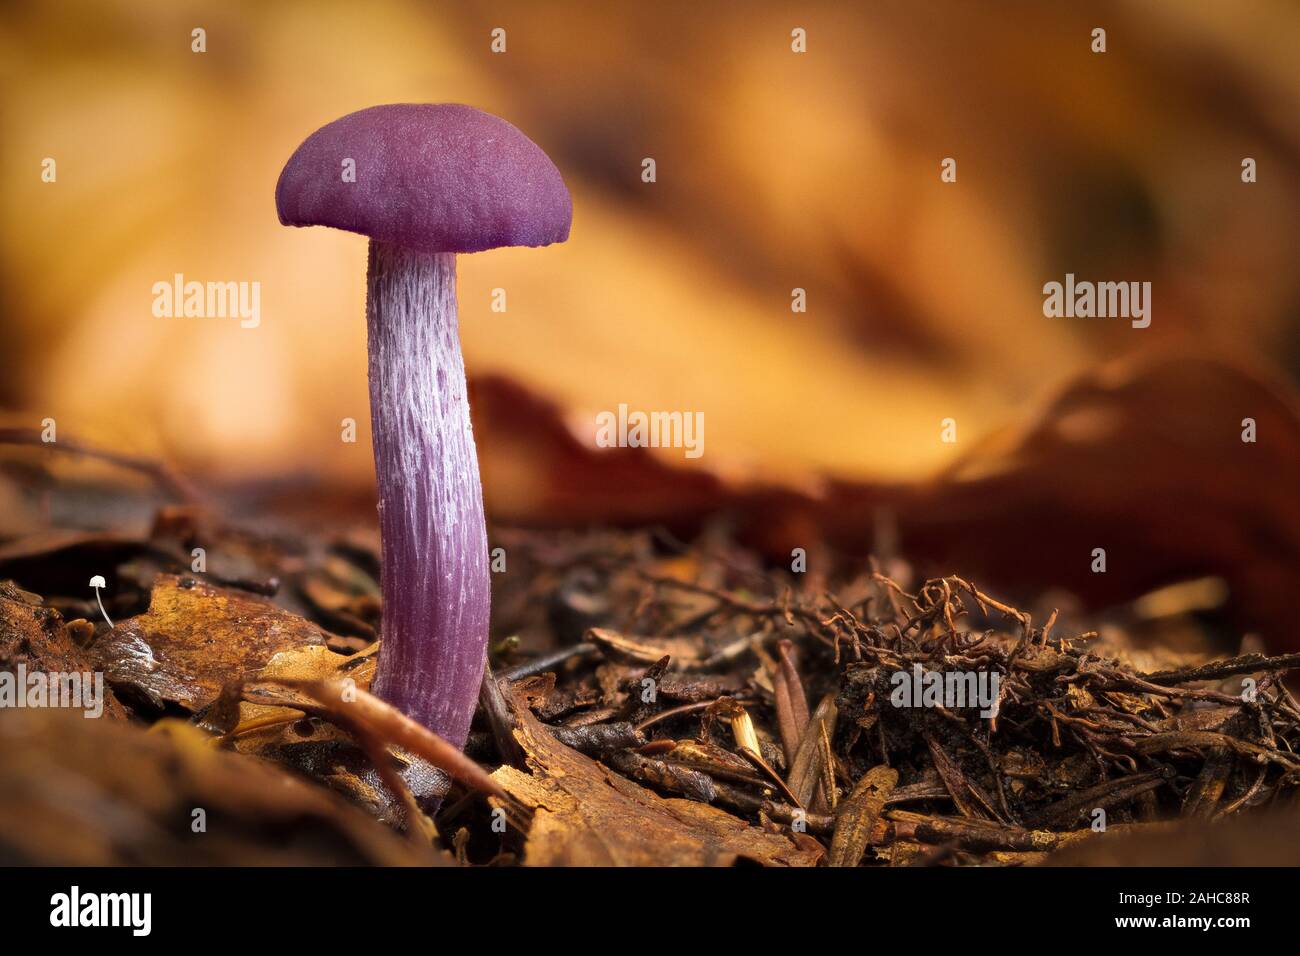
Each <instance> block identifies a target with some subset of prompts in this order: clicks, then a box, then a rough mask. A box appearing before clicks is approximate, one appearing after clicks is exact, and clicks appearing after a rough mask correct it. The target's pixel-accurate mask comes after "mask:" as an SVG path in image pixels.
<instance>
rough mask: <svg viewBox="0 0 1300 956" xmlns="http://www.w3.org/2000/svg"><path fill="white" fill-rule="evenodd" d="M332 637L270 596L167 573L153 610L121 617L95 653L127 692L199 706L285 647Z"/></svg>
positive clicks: (159, 702) (156, 702)
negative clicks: (125, 617)
mask: <svg viewBox="0 0 1300 956" xmlns="http://www.w3.org/2000/svg"><path fill="white" fill-rule="evenodd" d="M329 636H330V635H329V633H328V632H327V631H324V630H322V629H321V628H319V627H317V626H316V625H315V624H312V623H311V622H310V621H307V620H305V619H303V618H301V617H299V616H297V615H296V614H290V613H288V612H287V611H282V610H280V609H279V608H277V607H275V605H273V604H271V603H270V601H268V600H266V599H265V598H262V597H258V596H257V595H254V594H249V593H247V592H244V591H238V590H234V589H230V588H220V587H214V586H212V585H209V584H206V583H204V582H203V581H200V580H198V579H196V578H192V577H177V576H176V575H171V574H164V575H159V577H158V579H157V580H156V581H155V582H154V588H153V594H152V596H151V599H150V602H149V610H148V611H147V612H146V613H144V614H141V615H139V616H138V617H133V618H128V619H126V620H124V621H119V622H118V623H117V626H116V627H115V628H114V629H113V630H112V631H110V632H108V633H107V634H104V635H102V636H101V637H100V638H99V639H98V640H96V641H95V642H94V643H93V644H92V645H91V647H90V655H91V657H92V658H93V659H94V661H95V663H96V664H97V665H98V666H99V667H100V668H102V669H103V671H104V673H105V675H106V676H107V680H108V681H109V682H110V683H111V684H112V685H113V687H114V688H115V689H116V690H118V692H119V693H122V694H129V695H132V696H137V697H141V698H143V699H145V700H147V701H148V702H149V703H150V704H152V705H153V706H154V707H156V708H158V709H162V708H163V707H164V706H165V705H167V704H177V705H179V706H181V707H183V708H185V709H186V710H189V711H196V710H199V709H200V708H202V707H204V706H206V705H207V704H210V703H212V702H213V701H214V700H216V699H217V697H218V695H219V694H220V693H221V689H222V687H223V686H224V685H225V684H227V683H229V682H231V681H236V680H240V679H242V678H245V677H248V676H251V675H252V674H255V673H256V672H257V671H258V670H260V669H261V668H262V667H263V666H264V665H265V664H266V663H267V662H268V661H269V660H270V659H271V658H272V657H273V656H274V655H275V654H276V653H277V652H279V651H283V650H287V649H290V648H296V647H302V646H304V645H315V644H319V645H323V644H324V643H325V641H326V640H327V639H328V637H329Z"/></svg>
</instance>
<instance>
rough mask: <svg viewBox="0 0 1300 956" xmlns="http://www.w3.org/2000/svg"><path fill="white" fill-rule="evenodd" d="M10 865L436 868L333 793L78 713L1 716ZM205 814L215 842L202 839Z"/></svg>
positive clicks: (194, 733)
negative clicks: (200, 821) (199, 827)
mask: <svg viewBox="0 0 1300 956" xmlns="http://www.w3.org/2000/svg"><path fill="white" fill-rule="evenodd" d="M0 750H2V751H3V752H4V755H5V757H4V760H0V859H5V860H7V861H10V862H17V861H21V862H26V863H35V864H43V865H62V866H107V865H114V864H117V865H120V864H136V865H140V864H144V865H173V866H174V865H221V864H236V863H237V864H240V865H243V866H255V865H296V866H321V865H334V864H345V865H358V864H381V865H393V864H430V863H436V862H438V860H439V857H438V856H437V855H436V854H434V853H433V852H432V851H429V850H419V849H416V848H415V847H413V846H411V845H410V844H408V843H406V842H403V841H402V840H401V839H400V838H398V837H397V836H396V835H394V834H393V833H392V832H390V831H389V830H387V829H386V828H385V827H384V826H383V825H381V824H379V823H377V822H375V821H374V820H372V819H371V818H370V817H368V816H367V815H366V814H365V813H363V812H362V811H360V810H358V809H356V808H354V807H351V806H349V805H348V804H347V803H345V802H344V801H343V800H342V799H341V798H339V797H337V796H335V795H333V794H331V793H330V792H329V791H328V790H325V789H324V788H321V787H317V786H313V785H312V784H310V783H307V782H305V781H304V780H303V779H302V778H300V777H298V776H297V775H296V774H291V773H286V772H284V771H283V770H281V769H279V768H278V767H275V766H273V765H271V764H269V763H266V762H264V761H261V760H256V759H254V758H250V757H242V756H239V755H237V754H231V753H228V752H225V751H222V750H219V749H218V748H217V747H215V746H214V745H213V741H212V739H211V738H209V737H207V736H206V735H205V734H203V733H202V732H201V731H199V730H197V729H196V728H194V727H192V726H190V725H188V724H185V723H183V722H181V721H176V720H170V719H169V720H163V721H161V722H159V723H158V724H157V725H155V727H154V728H153V729H151V730H149V731H145V730H142V729H140V728H139V727H137V726H135V725H132V724H128V723H126V722H124V721H112V722H110V721H104V720H82V719H81V718H80V717H79V716H72V715H70V714H68V713H66V712H60V711H52V710H44V711H35V710H24V711H11V712H6V713H0ZM196 810H202V811H204V814H203V817H204V818H205V819H206V823H207V829H206V831H205V832H204V831H200V832H195V830H194V829H193V825H194V823H195V822H196V821H197V819H199V818H198V817H196V816H195V811H196Z"/></svg>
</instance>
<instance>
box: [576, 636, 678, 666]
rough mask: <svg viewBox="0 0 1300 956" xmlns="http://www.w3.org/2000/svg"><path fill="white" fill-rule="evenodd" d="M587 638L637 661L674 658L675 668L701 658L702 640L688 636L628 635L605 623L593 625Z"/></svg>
mask: <svg viewBox="0 0 1300 956" xmlns="http://www.w3.org/2000/svg"><path fill="white" fill-rule="evenodd" d="M587 639H588V640H590V641H591V642H592V643H594V644H596V645H597V646H598V647H599V648H600V649H601V650H602V651H604V652H605V654H607V655H608V656H609V657H611V658H613V659H614V660H619V661H630V662H632V663H635V664H654V663H656V662H657V661H659V660H661V659H662V658H664V657H671V658H672V666H673V667H676V668H682V667H691V666H693V665H696V664H699V663H700V661H701V655H700V642H699V641H697V640H691V639H690V638H685V637H629V636H628V635H626V634H620V633H619V632H618V631H612V630H610V629H608V628H604V627H593V628H592V629H591V630H590V631H588V632H587Z"/></svg>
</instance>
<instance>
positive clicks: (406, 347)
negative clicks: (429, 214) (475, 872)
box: [366, 240, 491, 748]
mask: <svg viewBox="0 0 1300 956" xmlns="http://www.w3.org/2000/svg"><path fill="white" fill-rule="evenodd" d="M366 323H367V329H368V336H369V346H370V349H369V352H370V420H371V431H372V436H373V442H374V452H375V473H376V478H377V481H378V486H379V530H380V536H381V538H382V546H383V556H382V557H383V560H382V565H381V568H382V570H381V587H382V590H383V599H384V604H383V625H382V637H383V649H382V651H381V653H380V655H379V665H378V671H377V673H376V674H375V681H374V692H375V693H376V694H377V695H378V696H379V697H382V698H383V699H384V700H386V701H388V702H389V703H390V704H392V705H393V706H395V707H397V708H398V709H399V710H401V711H403V712H404V713H406V714H408V715H409V716H411V717H413V718H414V719H416V720H418V721H420V722H421V723H422V724H424V725H425V726H426V727H428V728H429V729H431V730H433V731H434V732H436V733H438V734H440V735H441V736H442V737H444V738H445V739H446V740H448V741H450V742H451V743H452V744H453V745H455V746H456V747H458V748H459V747H463V746H464V745H465V739H466V737H467V736H468V735H469V724H470V719H471V718H472V716H473V714H474V707H475V702H476V701H477V699H478V692H479V683H480V681H481V679H482V676H483V665H484V661H485V657H486V648H487V638H488V620H489V608H490V604H491V586H490V581H489V578H488V565H487V530H486V527H485V525H484V521H483V493H482V490H481V487H480V485H479V474H478V456H477V455H476V454H475V451H474V435H473V432H472V430H471V425H470V417H469V397H468V395H467V394H466V387H465V364H464V362H463V361H462V359H461V354H460V340H459V334H458V331H457V323H456V256H455V254H453V253H449V252H419V251H416V250H413V249H409V248H405V247H403V246H399V245H396V244H393V243H388V242H382V241H380V240H371V242H370V263H369V270H368V280H367V296H366Z"/></svg>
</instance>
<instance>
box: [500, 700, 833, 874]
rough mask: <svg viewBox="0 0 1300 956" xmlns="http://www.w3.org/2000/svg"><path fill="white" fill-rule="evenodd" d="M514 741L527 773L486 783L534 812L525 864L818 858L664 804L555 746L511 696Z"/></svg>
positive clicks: (712, 815)
mask: <svg viewBox="0 0 1300 956" xmlns="http://www.w3.org/2000/svg"><path fill="white" fill-rule="evenodd" d="M516 700H517V703H516V707H515V709H516V712H517V714H518V717H519V727H518V729H517V730H516V731H515V735H516V737H517V738H518V739H519V742H520V744H521V745H522V746H523V748H524V751H525V753H526V754H527V755H528V765H529V767H530V769H531V770H532V773H531V774H527V773H523V772H521V771H519V770H516V769H514V768H513V767H502V768H500V769H499V770H497V771H496V773H495V774H493V777H494V778H495V779H496V780H497V781H498V782H499V783H500V784H501V786H502V787H504V788H505V790H506V791H507V792H508V793H509V794H510V795H511V796H512V797H514V798H515V799H516V800H519V801H520V802H522V803H524V804H526V805H527V806H529V807H532V808H533V809H534V813H533V820H532V825H531V827H530V829H529V832H528V844H527V847H526V849H525V854H524V862H525V863H526V864H527V865H529V866H662V865H677V866H729V865H731V864H732V863H734V862H735V861H736V860H737V859H740V858H742V857H743V858H745V859H749V860H755V861H757V862H760V863H763V864H765V865H768V866H811V865H813V864H814V863H816V861H817V859H818V857H819V855H820V853H819V852H817V851H815V850H814V849H813V848H811V847H809V846H804V845H799V844H797V843H796V842H794V841H793V840H792V839H790V838H789V837H786V836H783V835H780V834H776V833H769V832H768V831H766V830H761V829H759V828H757V827H753V826H750V825H749V824H747V823H746V822H745V821H743V820H740V819H738V818H737V817H734V816H732V815H731V814H729V813H726V812H724V811H722V810H719V809H717V808H715V807H711V806H707V805H705V804H702V803H697V802H695V801H693V800H682V799H666V798H663V797H660V796H658V795H657V794H655V793H652V792H651V791H649V790H647V789H645V788H644V787H641V786H639V785H638V784H635V783H632V782H631V781H629V780H626V779H625V778H623V777H621V776H620V775H618V774H616V773H614V772H613V771H611V770H609V769H607V768H606V767H604V766H602V765H601V764H599V763H597V762H596V761H594V760H591V759H590V758H588V757H584V756H583V755H582V754H579V753H577V752H576V751H573V750H570V749H569V748H567V747H565V746H563V745H561V744H559V743H558V742H557V741H556V740H555V738H554V737H552V736H551V734H550V732H549V731H548V730H547V729H546V727H545V726H544V725H543V724H542V723H541V722H540V721H538V720H537V718H536V717H534V716H533V715H532V714H531V713H530V712H529V710H528V708H527V707H526V706H524V705H523V703H522V701H519V700H518V698H516Z"/></svg>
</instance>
